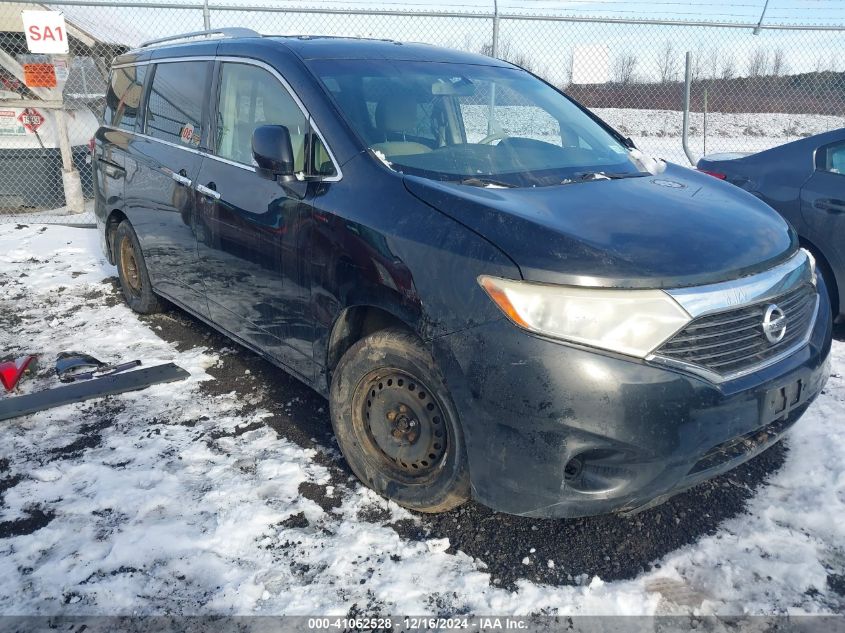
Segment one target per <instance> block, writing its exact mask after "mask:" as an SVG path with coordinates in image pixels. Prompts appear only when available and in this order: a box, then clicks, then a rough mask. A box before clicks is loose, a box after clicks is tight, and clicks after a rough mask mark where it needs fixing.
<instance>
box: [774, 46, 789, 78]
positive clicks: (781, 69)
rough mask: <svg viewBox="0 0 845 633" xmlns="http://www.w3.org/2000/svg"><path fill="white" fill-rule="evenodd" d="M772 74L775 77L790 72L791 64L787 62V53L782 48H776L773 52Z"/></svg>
mask: <svg viewBox="0 0 845 633" xmlns="http://www.w3.org/2000/svg"><path fill="white" fill-rule="evenodd" d="M772 74H773V75H774V76H775V77H783V76H784V75H788V74H789V66H788V65H787V63H786V54H785V53H784V52H783V49H782V48H776V49H775V52H774V53H773V54H772Z"/></svg>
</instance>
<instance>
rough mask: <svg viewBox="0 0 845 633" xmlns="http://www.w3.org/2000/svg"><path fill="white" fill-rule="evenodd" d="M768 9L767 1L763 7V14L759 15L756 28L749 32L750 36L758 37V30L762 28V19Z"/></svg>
mask: <svg viewBox="0 0 845 633" xmlns="http://www.w3.org/2000/svg"><path fill="white" fill-rule="evenodd" d="M768 8H769V0H766V4H764V5H763V12H762V13H761V14H760V20H759V21H758V22H757V26H756V27H754V30H753V31H751V34H752V35H760V29H761V28H762V26H763V18H765V17H766V9H768Z"/></svg>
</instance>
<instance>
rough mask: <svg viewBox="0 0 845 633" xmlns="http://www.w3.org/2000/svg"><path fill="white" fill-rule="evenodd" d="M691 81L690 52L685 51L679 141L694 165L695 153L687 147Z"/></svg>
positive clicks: (695, 161)
mask: <svg viewBox="0 0 845 633" xmlns="http://www.w3.org/2000/svg"><path fill="white" fill-rule="evenodd" d="M691 83H692V53H690V52H689V51H687V55H686V68H685V70H684V130H683V136H682V137H681V142H682V145H683V147H684V154H686V155H687V160H689V162H690V165H692V166H693V167H695V164H696V163H697V162H698V161H697V160H696V158H695V154H693V153H692V150H690V148H689V106H690V98H689V93H690V84H691Z"/></svg>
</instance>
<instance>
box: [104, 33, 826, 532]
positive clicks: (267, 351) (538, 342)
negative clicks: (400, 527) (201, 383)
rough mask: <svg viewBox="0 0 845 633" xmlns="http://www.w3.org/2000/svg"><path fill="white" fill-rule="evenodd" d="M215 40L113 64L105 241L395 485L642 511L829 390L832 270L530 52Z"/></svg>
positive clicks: (424, 492) (727, 463) (512, 503)
mask: <svg viewBox="0 0 845 633" xmlns="http://www.w3.org/2000/svg"><path fill="white" fill-rule="evenodd" d="M214 34H215V35H217V37H202V38H198V37H197V34H189V35H192V36H193V37H192V38H190V39H191V41H186V40H185V39H183V40H171V41H158V42H154V43H151V44H150V45H147V46H142V47H141V48H139V49H138V50H134V51H131V52H129V53H126V54H124V55H122V56H121V57H119V58H118V59H117V60H116V61H115V63H114V67H113V70H112V74H111V81H110V88H109V92H108V97H107V104H106V109H105V113H104V121H103V126H102V127H101V128H100V129H99V131H98V132H97V135H96V141H95V161H94V163H95V173H96V193H97V197H96V213H97V221H98V226H99V230H100V231H101V235H102V239H103V247H104V250H105V253H106V254H107V256H108V258H109V259H110V261H112V262H114V263H116V264H117V268H118V272H119V276H120V282H121V285H122V288H123V293H124V295H125V297H126V300H127V302H128V303H129V305H130V306H131V307H132V308H133V309H134V310H136V311H138V312H142V313H149V312H153V311H155V310H157V309H158V308H159V307H160V306H161V299H162V298H164V299H166V300H168V301H170V302H172V303H173V304H175V305H177V306H179V307H181V308H183V309H185V310H187V311H189V312H190V313H192V314H194V315H195V316H197V317H198V318H200V319H202V320H203V321H205V322H207V323H208V324H209V325H211V326H212V327H214V328H216V329H218V330H220V331H221V332H223V333H225V334H226V335H227V336H229V337H231V338H232V339H234V340H235V341H237V342H239V343H241V344H242V345H245V346H246V347H248V348H250V349H252V350H254V351H256V352H257V353H259V354H261V355H263V356H265V357H266V358H267V359H269V360H270V361H272V362H273V363H275V364H277V365H278V366H279V367H282V368H283V369H284V370H285V371H287V372H289V373H291V374H292V375H294V376H296V377H297V378H299V379H300V380H301V381H303V382H304V383H305V384H307V385H309V386H310V387H312V388H313V389H315V390H316V391H318V392H319V393H320V394H323V395H325V396H326V397H328V398H329V400H330V408H331V420H332V425H333V427H334V432H335V435H336V437H337V441H338V444H339V445H340V448H341V450H342V452H343V455H344V456H345V458H346V460H347V461H348V463H349V466H350V467H351V469H352V471H353V472H354V473H355V474H356V475H357V476H358V477H359V478H360V479H361V481H363V482H364V483H365V484H366V485H367V486H370V487H371V488H373V489H374V490H376V491H377V492H379V493H380V494H382V495H384V496H386V497H388V498H390V499H393V500H394V501H396V502H397V503H398V504H400V505H402V506H405V507H407V508H411V509H414V510H420V511H425V512H439V511H445V510H448V509H450V508H453V507H455V506H457V505H459V504H461V503H462V502H464V501H466V500H467V499H469V498H474V499H477V500H478V501H480V502H481V503H484V504H486V505H488V506H490V507H492V508H494V509H496V510H500V511H504V512H509V513H514V514H520V515H527V516H543V517H573V516H582V515H589V514H598V513H604V512H612V511H616V512H633V511H636V510H640V509H642V508H645V507H648V506H650V505H653V504H656V503H659V502H660V501H662V500H665V499H666V498H668V497H669V496H670V495H672V494H675V493H677V492H678V491H680V490H683V489H685V488H688V487H690V486H692V485H694V484H696V483H697V482H700V481H702V480H704V479H707V478H710V477H713V476H714V475H717V474H719V473H721V472H724V471H726V470H728V469H730V468H733V467H735V466H737V465H738V464H740V463H741V462H743V461H745V460H747V459H749V458H750V457H752V456H754V455H755V454H757V453H759V452H760V451H762V450H764V449H766V448H767V447H769V446H771V445H772V444H773V443H774V442H776V441H777V440H778V439H780V438H781V437H782V435H783V434H784V432H785V431H786V430H787V429H788V428H790V426H791V425H792V424H793V423H794V422H795V421H796V420H797V419H798V418H799V417H800V416H801V415H802V413H803V412H804V411H805V410H806V409H807V407H808V406H809V404H810V403H811V402H812V400H813V399H814V398H815V397H816V396H817V395H818V393H819V392H820V391H821V389H822V387H823V386H824V384H825V381H826V379H827V376H828V371H829V361H828V357H829V352H830V338H831V315H830V310H829V307H828V302H827V301H826V300H824V301H822V300H820V298H824V296H825V289H824V282H823V280H821V278H817V277H816V274H815V265H814V261H813V259H812V257H811V256H809V255H808V253H807V252H806V251H804V250H802V249H801V248H800V247H799V244H798V239H797V236H796V234H795V232H794V230H793V229H792V228H791V227H790V226H789V224H787V223H786V222H785V221H784V220H783V219H781V217H780V216H778V215H777V214H776V213H775V212H774V211H772V209H771V208H769V207H768V206H767V205H765V204H764V203H763V202H761V201H760V200H758V199H756V198H755V197H754V196H752V195H750V194H748V193H746V192H744V191H742V190H740V189H738V188H736V187H732V186H730V185H728V184H725V183H722V182H719V181H716V180H715V179H713V178H711V177H709V176H707V175H705V174H701V173H696V172H695V171H692V170H689V169H685V168H682V167H678V166H675V165H671V164H667V163H664V162H662V161H659V160H654V159H651V158H649V157H647V156H645V155H643V154H642V152H640V151H639V150H637V149H636V148H635V147H634V144H633V143H632V142H631V141H630V140H629V139H627V138H625V137H624V136H622V135H621V134H619V133H618V132H617V131H615V130H614V129H612V128H611V127H610V126H608V125H607V124H605V123H604V122H603V121H601V120H600V119H599V118H597V117H596V116H595V115H593V114H592V113H590V112H589V111H588V110H586V109H585V108H583V107H581V106H580V105H579V104H577V103H576V102H574V101H573V100H571V99H569V98H568V97H567V96H566V95H564V94H563V93H561V92H560V91H559V90H557V89H556V88H555V87H553V86H552V85H550V84H548V83H546V82H544V81H543V80H541V79H539V78H537V77H535V76H534V75H532V74H530V73H529V72H527V71H525V70H523V69H521V68H518V67H516V66H513V65H512V64H509V63H507V62H503V61H499V60H495V59H491V58H488V57H483V56H480V55H474V54H468V53H463V52H458V51H452V50H445V49H441V48H436V47H433V46H429V45H422V44H406V43H401V42H393V41H374V40H361V39H345V38H330V37H261V36H259V35H257V34H255V33H251V32H248V31H244V30H243V29H228V30H223V31H217V32H214Z"/></svg>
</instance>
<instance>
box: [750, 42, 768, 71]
mask: <svg viewBox="0 0 845 633" xmlns="http://www.w3.org/2000/svg"><path fill="white" fill-rule="evenodd" d="M747 70H748V76H749V77H765V76H766V75H768V74H769V54H768V53H767V52H766V51H764V50H763V49H762V48H758V49H757V50H756V51H754V52H753V53H752V54H751V57H750V58H749V59H748V69H747Z"/></svg>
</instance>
